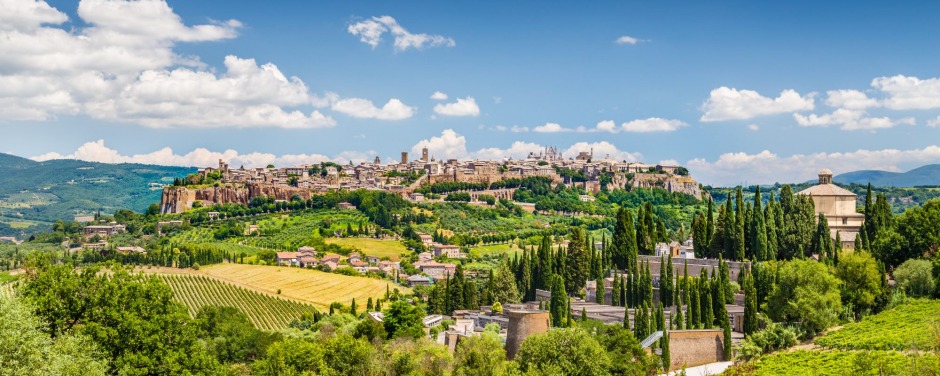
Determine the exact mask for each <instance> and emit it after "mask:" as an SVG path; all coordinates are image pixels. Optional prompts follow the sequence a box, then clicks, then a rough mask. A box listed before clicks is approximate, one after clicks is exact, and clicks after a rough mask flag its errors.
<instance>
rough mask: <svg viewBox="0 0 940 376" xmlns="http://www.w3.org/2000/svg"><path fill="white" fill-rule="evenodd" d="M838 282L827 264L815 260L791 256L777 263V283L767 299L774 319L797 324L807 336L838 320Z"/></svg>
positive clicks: (840, 308) (839, 298)
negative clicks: (783, 262)
mask: <svg viewBox="0 0 940 376" xmlns="http://www.w3.org/2000/svg"><path fill="white" fill-rule="evenodd" d="M841 284H842V281H840V280H839V279H838V278H836V277H835V276H834V275H832V273H830V272H829V268H828V267H827V266H826V265H824V264H821V263H819V262H816V261H811V260H800V259H796V260H792V261H789V262H787V263H785V264H784V265H783V266H781V267H780V270H779V276H778V278H777V285H776V287H775V288H774V290H773V293H771V295H770V297H769V301H768V313H769V314H770V317H771V318H772V319H774V320H776V321H783V322H793V323H797V324H799V325H800V327H801V328H803V330H804V332H805V333H806V335H807V338H809V337H812V336H814V335H816V333H819V332H821V331H822V330H824V329H826V328H828V327H830V326H832V325H834V324H836V323H838V318H839V312H841V311H842V299H841V296H840V294H839V288H840V286H841Z"/></svg>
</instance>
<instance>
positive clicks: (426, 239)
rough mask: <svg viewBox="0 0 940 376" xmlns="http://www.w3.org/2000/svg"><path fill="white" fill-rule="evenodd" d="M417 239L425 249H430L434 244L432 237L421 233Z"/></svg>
mask: <svg viewBox="0 0 940 376" xmlns="http://www.w3.org/2000/svg"><path fill="white" fill-rule="evenodd" d="M418 238H420V239H421V243H422V244H424V246H425V247H430V246H431V244H433V243H434V237H433V236H431V235H428V234H425V233H423V232H419V233H418Z"/></svg>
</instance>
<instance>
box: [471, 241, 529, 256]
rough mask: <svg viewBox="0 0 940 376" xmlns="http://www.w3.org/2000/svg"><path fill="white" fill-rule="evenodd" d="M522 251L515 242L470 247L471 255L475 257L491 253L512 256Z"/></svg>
mask: <svg viewBox="0 0 940 376" xmlns="http://www.w3.org/2000/svg"><path fill="white" fill-rule="evenodd" d="M520 251H522V250H521V249H519V247H517V246H516V244H515V243H504V244H490V245H481V246H479V247H473V248H470V255H472V256H473V257H483V256H489V255H500V254H508V255H509V256H510V257H512V256H513V255H515V254H516V253H519V252H520Z"/></svg>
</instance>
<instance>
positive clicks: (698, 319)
mask: <svg viewBox="0 0 940 376" xmlns="http://www.w3.org/2000/svg"><path fill="white" fill-rule="evenodd" d="M689 293H690V294H689V324H690V325H689V329H699V328H700V327H701V323H702V316H701V311H700V309H699V306H700V305H701V301H700V300H699V299H700V297H699V289H698V284H697V283H696V282H695V281H689Z"/></svg>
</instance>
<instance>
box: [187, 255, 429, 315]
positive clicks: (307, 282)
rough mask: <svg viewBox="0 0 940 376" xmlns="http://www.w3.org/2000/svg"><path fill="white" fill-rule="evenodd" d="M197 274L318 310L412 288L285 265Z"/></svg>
mask: <svg viewBox="0 0 940 376" xmlns="http://www.w3.org/2000/svg"><path fill="white" fill-rule="evenodd" d="M198 273H199V274H205V275H207V276H210V277H213V278H216V279H220V280H223V281H226V282H231V283H234V284H237V285H238V286H242V287H245V288H249V289H251V290H255V291H259V292H263V293H267V294H269V295H277V291H278V290H281V294H280V295H281V296H283V297H286V298H289V299H294V300H297V301H302V302H307V303H310V304H313V305H314V306H316V307H317V308H320V309H325V308H327V307H329V305H330V303H333V302H339V303H342V304H345V305H349V304H350V303H351V302H352V300H353V299H356V302H357V303H358V304H360V305H362V304H363V302H365V301H367V300H368V299H369V298H373V299H378V298H381V297H384V296H385V289H386V287H388V288H390V289H395V288H398V289H399V290H401V291H404V292H411V289H408V288H405V287H400V286H395V284H394V283H393V282H389V281H385V280H381V279H374V278H367V277H351V276H345V275H341V274H332V273H325V272H321V271H318V270H312V269H301V268H290V267H284V266H264V265H245V264H217V265H210V266H205V267H203V268H201V269H200V270H199V271H198Z"/></svg>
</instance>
